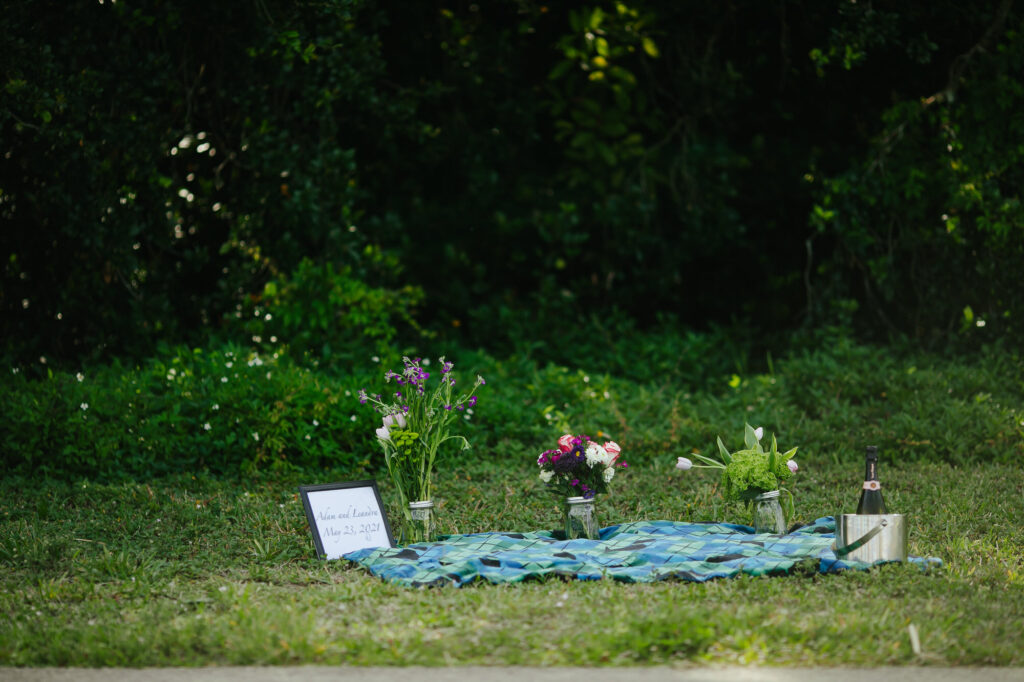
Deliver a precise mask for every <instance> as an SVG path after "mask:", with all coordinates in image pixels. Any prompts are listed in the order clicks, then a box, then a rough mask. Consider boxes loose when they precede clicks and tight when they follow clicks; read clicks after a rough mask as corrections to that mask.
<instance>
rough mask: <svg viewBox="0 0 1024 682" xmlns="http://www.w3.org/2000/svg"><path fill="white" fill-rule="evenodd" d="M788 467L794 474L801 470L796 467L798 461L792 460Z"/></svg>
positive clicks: (787, 464)
mask: <svg viewBox="0 0 1024 682" xmlns="http://www.w3.org/2000/svg"><path fill="white" fill-rule="evenodd" d="M786 466H788V467H789V470H790V471H792V472H793V473H794V474H795V473H796V470H797V469H799V468H800V467H798V466H797V465H796V461H795V460H792V459H791V460H789V461H788V462H786Z"/></svg>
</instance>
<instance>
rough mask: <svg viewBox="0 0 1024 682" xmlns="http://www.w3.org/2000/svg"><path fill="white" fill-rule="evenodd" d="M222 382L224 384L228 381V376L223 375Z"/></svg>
mask: <svg viewBox="0 0 1024 682" xmlns="http://www.w3.org/2000/svg"><path fill="white" fill-rule="evenodd" d="M220 383H222V384H226V383H228V378H227V377H221V378H220Z"/></svg>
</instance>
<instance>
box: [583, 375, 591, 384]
mask: <svg viewBox="0 0 1024 682" xmlns="http://www.w3.org/2000/svg"><path fill="white" fill-rule="evenodd" d="M583 383H585V384H589V383H590V377H588V376H586V375H584V377H583Z"/></svg>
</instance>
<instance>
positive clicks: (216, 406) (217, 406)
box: [210, 403, 220, 410]
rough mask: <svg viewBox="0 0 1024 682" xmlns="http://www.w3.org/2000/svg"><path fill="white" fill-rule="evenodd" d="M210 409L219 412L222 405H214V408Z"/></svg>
mask: <svg viewBox="0 0 1024 682" xmlns="http://www.w3.org/2000/svg"><path fill="white" fill-rule="evenodd" d="M210 409H211V410H219V409H220V405H218V404H217V403H214V404H213V407H211V408H210Z"/></svg>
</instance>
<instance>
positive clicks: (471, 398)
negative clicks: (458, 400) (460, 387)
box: [469, 395, 476, 407]
mask: <svg viewBox="0 0 1024 682" xmlns="http://www.w3.org/2000/svg"><path fill="white" fill-rule="evenodd" d="M474 405H476V396H475V395H471V396H469V406H470V407H473V406H474Z"/></svg>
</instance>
